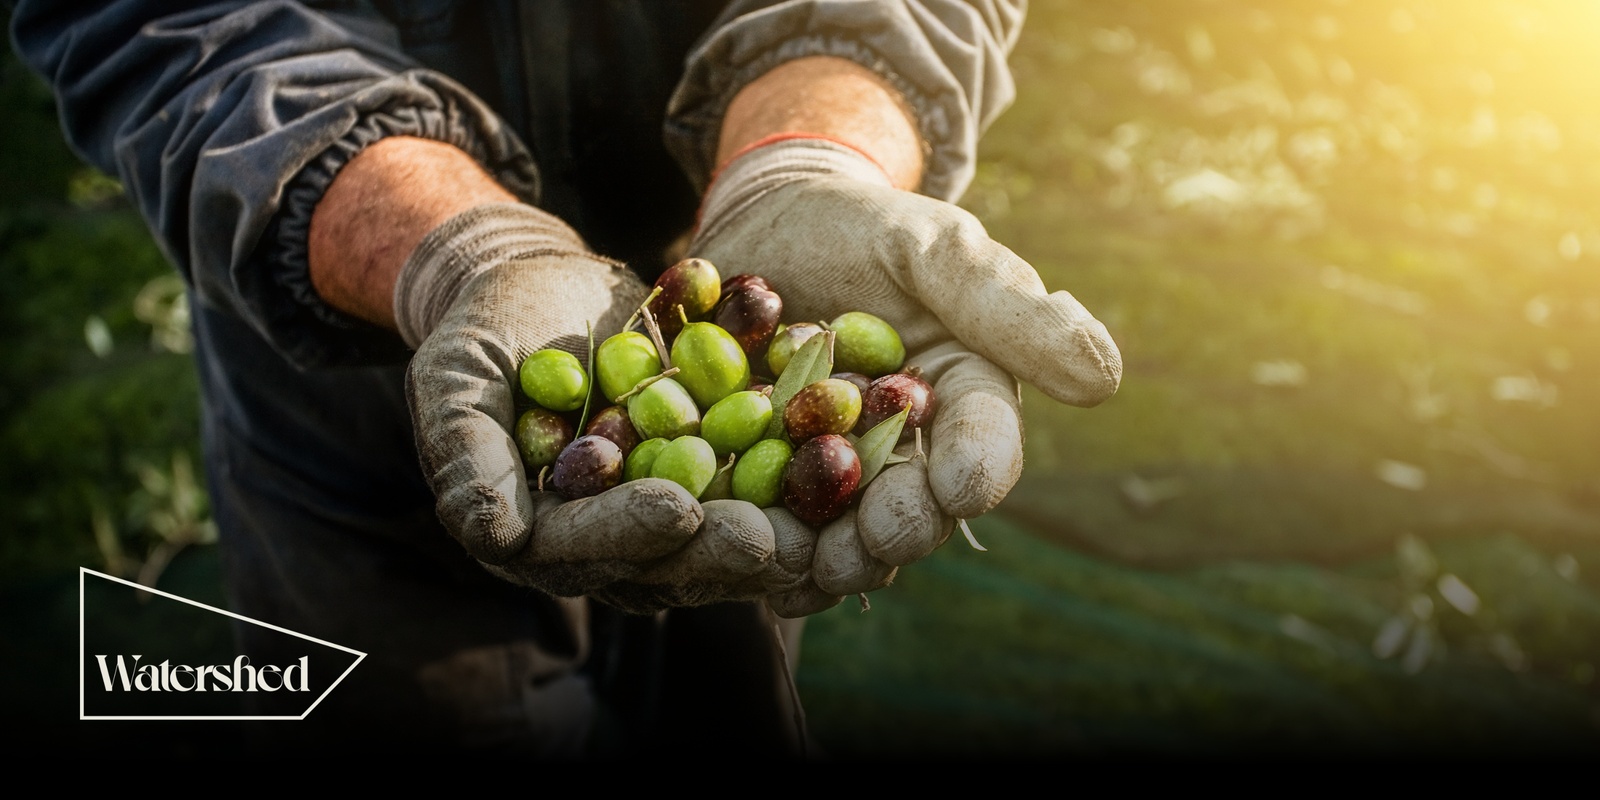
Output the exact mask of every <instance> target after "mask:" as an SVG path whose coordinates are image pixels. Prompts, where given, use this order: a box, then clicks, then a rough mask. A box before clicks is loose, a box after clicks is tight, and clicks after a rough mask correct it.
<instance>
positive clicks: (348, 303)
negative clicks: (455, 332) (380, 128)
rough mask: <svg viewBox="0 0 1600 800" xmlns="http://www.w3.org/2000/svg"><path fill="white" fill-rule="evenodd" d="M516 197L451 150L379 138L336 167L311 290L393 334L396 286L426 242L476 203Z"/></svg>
mask: <svg viewBox="0 0 1600 800" xmlns="http://www.w3.org/2000/svg"><path fill="white" fill-rule="evenodd" d="M516 200H517V198H516V197H515V196H513V195H512V194H511V193H510V192H508V191H506V189H505V188H503V187H502V186H501V185H500V184H499V183H497V182H496V181H495V180H494V178H492V177H490V175H489V174H488V173H487V172H486V171H484V169H483V167H482V166H481V165H479V164H478V162H477V161H475V160H474V159H473V158H472V156H470V155H468V154H467V153H466V152H464V151H462V150H461V149H459V148H457V147H455V146H454V145H450V144H447V143H444V142H438V141H433V140H431V139H421V138H417V137H411V136H391V137H388V138H384V139H380V140H379V141H376V142H374V143H372V144H371V145H369V146H367V147H366V148H365V149H363V150H362V151H361V152H360V153H359V154H357V155H356V156H355V157H354V158H352V159H350V161H349V162H348V163H346V164H345V165H344V167H343V168H342V169H340V170H339V173H338V175H337V176H336V177H335V178H334V179H333V181H332V183H330V184H329V185H328V188H327V189H326V191H325V192H324V193H323V196H322V198H321V199H320V200H319V201H318V202H317V205H316V208H315V210H314V211H313V212H312V215H311V223H310V226H309V230H308V232H307V236H306V239H307V241H306V246H307V257H308V262H309V273H310V278H311V285H312V288H313V289H314V290H315V291H316V293H317V295H318V296H319V297H320V298H321V299H322V301H323V302H325V303H327V304H328V305H329V306H332V307H333V308H336V309H338V310H340V311H343V312H345V313H347V314H350V315H352V316H355V317H358V318H360V319H363V320H366V321H367V322H371V323H373V324H376V325H379V326H381V327H385V328H390V329H393V328H395V319H394V317H393V312H392V309H393V296H394V291H395V285H396V281H397V279H398V277H399V274H400V269H401V267H402V266H403V265H404V264H405V262H406V259H407V258H408V257H409V256H410V255H411V254H412V252H413V251H414V250H415V249H416V247H417V245H418V243H419V242H421V241H422V239H423V237H424V236H426V235H427V234H428V233H429V232H430V231H432V230H434V229H436V228H437V227H439V226H440V225H441V224H442V223H444V222H445V221H446V220H448V219H450V218H452V217H454V216H456V215H457V214H460V213H461V212H463V211H466V210H468V209H470V208H473V207H475V206H480V205H485V204H493V203H515V202H516Z"/></svg>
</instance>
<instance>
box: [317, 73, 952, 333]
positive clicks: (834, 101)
mask: <svg viewBox="0 0 1600 800" xmlns="http://www.w3.org/2000/svg"><path fill="white" fill-rule="evenodd" d="M788 132H804V133H809V134H819V135H822V136H825V137H828V138H831V139H834V140H837V141H840V142H843V143H846V144H849V145H850V146H852V147H854V148H856V149H858V150H860V151H862V152H863V153H866V154H867V155H868V156H870V157H871V158H872V159H873V160H874V161H876V162H877V163H878V164H879V165H881V166H882V167H883V168H884V170H885V171H886V172H888V173H889V176H890V178H891V179H892V180H893V181H894V183H895V185H896V186H897V187H899V188H902V189H908V190H914V189H916V188H917V186H918V185H919V184H920V183H921V180H922V171H923V164H924V153H923V144H922V140H921V138H920V136H919V135H918V133H917V128H916V125H915V123H914V122H913V121H912V117H911V115H910V112H909V110H908V109H907V108H906V106H905V103H904V101H903V100H902V99H901V98H900V96H899V94H898V93H897V92H896V91H895V90H894V89H893V88H892V87H890V86H889V85H888V84H887V83H885V82H884V81H883V79H881V78H879V77H878V76H877V75H876V74H874V73H873V72H871V71H870V70H868V69H866V68H865V67H861V66H859V65H857V64H855V63H854V62H851V61H847V60H845V59H840V58H832V57H827V56H813V57H808V58H801V59H796V60H794V61H790V62H787V63H784V64H782V65H779V66H778V67H775V68H774V69H772V70H771V71H770V72H767V73H766V74H765V75H762V76H761V77H760V78H757V79H756V80H754V81H752V82H751V83H750V84H748V85H747V86H745V87H744V88H743V89H741V90H740V91H739V93H738V94H737V95H735V97H734V99H733V102H732V103H731V104H730V105H729V106H728V112H727V115H726V117H725V118H724V120H723V123H722V131H721V136H720V139H719V140H718V151H717V161H718V164H719V166H720V165H722V164H726V163H727V162H728V161H729V160H730V159H732V158H733V157H734V156H735V155H736V154H738V153H739V152H740V150H742V149H743V148H744V147H746V146H748V145H750V144H753V143H755V142H757V141H760V140H761V139H762V138H764V137H767V136H771V135H773V134H781V133H788ZM507 202H517V198H516V197H514V196H512V195H511V193H510V192H507V191H506V190H505V189H504V188H503V187H501V186H500V185H499V184H498V183H496V182H495V181H494V179H493V178H492V177H490V176H489V174H488V173H487V172H485V171H484V170H483V168H482V167H481V166H479V165H478V164H477V162H475V161H474V160H473V159H472V157H471V156H469V155H467V154H466V153H465V152H463V151H461V150H460V149H458V148H456V147H454V146H451V145H448V144H444V143H441V142H435V141H431V140H427V139H418V138H413V137H406V136H394V137H389V138H387V139H382V140H380V141H378V142H376V143H374V144H373V145H371V146H370V147H367V148H366V149H365V150H363V151H361V153H360V154H358V155H357V156H356V157H355V158H352V159H351V160H350V162H349V163H348V164H346V165H345V166H344V168H343V169H342V170H340V171H339V174H338V176H337V177H335V178H334V180H333V183H332V184H330V185H329V187H328V190H327V192H326V193H325V194H324V195H323V197H322V200H321V201H320V202H318V204H317V207H316V211H315V212H313V214H312V217H311V231H310V241H309V250H310V262H311V282H312V285H313V286H314V287H315V288H316V290H317V294H318V295H319V296H320V297H321V298H322V299H323V301H324V302H326V303H327V304H328V305H330V306H333V307H334V308H336V309H339V310H340V311H343V312H345V313H348V314H351V315H353V316H355V317H358V318H360V319H363V320H366V321H368V322H371V323H374V324H376V325H380V326H382V327H385V328H389V329H393V328H394V327H395V321H394V287H395V283H396V281H397V279H398V276H399V274H400V268H401V267H402V266H404V265H405V262H406V259H407V258H408V257H409V256H410V255H411V251H412V250H414V249H415V248H416V246H417V243H418V242H420V241H422V238H423V237H424V236H426V235H427V234H428V232H429V231H431V230H433V229H434V228H435V227H437V226H438V225H439V224H440V223H442V222H444V221H445V220H447V219H449V218H451V217H452V216H455V215H456V214H458V213H460V212H462V211H466V210H468V209H470V208H473V207H476V206H480V205H486V204H489V203H507Z"/></svg>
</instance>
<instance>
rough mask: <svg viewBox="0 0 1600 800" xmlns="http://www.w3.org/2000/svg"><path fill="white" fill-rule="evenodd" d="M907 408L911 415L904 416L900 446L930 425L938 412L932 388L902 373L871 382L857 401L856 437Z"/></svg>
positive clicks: (926, 383)
mask: <svg viewBox="0 0 1600 800" xmlns="http://www.w3.org/2000/svg"><path fill="white" fill-rule="evenodd" d="M907 406H910V407H911V413H910V414H908V415H906V425H905V427H904V428H902V429H901V431H900V441H902V442H903V441H907V440H909V439H910V438H911V437H912V435H913V434H912V431H914V430H915V429H917V428H925V427H927V426H928V423H930V422H932V421H933V414H934V412H935V411H936V410H938V401H937V400H935V399H934V396H933V387H932V386H929V385H928V382H927V381H925V380H923V379H922V378H919V377H917V376H915V375H910V374H907V373H904V372H896V373H894V374H893V375H885V376H883V377H881V378H879V379H877V380H875V381H873V382H872V385H871V386H869V387H867V392H866V394H864V395H862V397H861V420H860V421H859V422H857V423H856V428H855V432H856V435H857V436H860V435H862V434H865V433H866V432H867V431H870V430H872V428H873V426H875V425H877V424H878V423H880V422H883V421H884V420H886V419H888V418H890V417H892V416H894V415H896V414H898V413H900V412H901V411H902V410H904V409H905V408H906V407H907Z"/></svg>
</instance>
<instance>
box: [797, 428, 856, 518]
mask: <svg viewBox="0 0 1600 800" xmlns="http://www.w3.org/2000/svg"><path fill="white" fill-rule="evenodd" d="M860 482H861V458H860V457H859V456H857V455H856V449H855V448H854V447H851V446H850V441H849V440H848V439H846V438H844V437H843V436H837V435H834V434H827V435H824V436H818V437H817V438H815V439H812V440H810V441H808V442H806V443H805V444H803V445H800V447H799V448H798V449H796V450H795V451H794V457H793V458H791V459H790V460H789V466H788V467H787V468H785V469H784V472H783V504H784V506H786V507H787V508H788V509H789V510H790V511H792V512H794V515H795V516H797V517H799V518H800V519H802V520H804V521H805V522H806V523H807V524H810V525H822V524H824V523H827V522H831V521H833V520H835V519H838V518H839V517H840V516H841V515H842V514H844V512H845V510H846V509H848V508H849V507H850V501H851V500H852V499H853V498H854V497H855V493H856V485H857V484H859V483H860Z"/></svg>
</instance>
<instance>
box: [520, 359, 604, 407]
mask: <svg viewBox="0 0 1600 800" xmlns="http://www.w3.org/2000/svg"><path fill="white" fill-rule="evenodd" d="M518 378H519V379H520V382H521V384H522V391H523V393H525V394H527V395H528V397H529V398H531V399H532V400H533V402H535V403H538V404H539V405H540V406H542V407H544V408H548V409H550V410H551V411H577V410H578V409H579V408H582V407H583V401H584V399H585V398H587V397H588V396H589V375H588V373H586V372H584V369H583V364H581V363H579V361H578V357H577V356H574V355H573V354H571V353H568V352H567V351H565V350H555V349H545V350H540V351H538V352H536V353H534V354H533V355H531V356H528V357H527V359H526V360H524V361H523V362H522V369H521V370H519V371H518Z"/></svg>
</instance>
